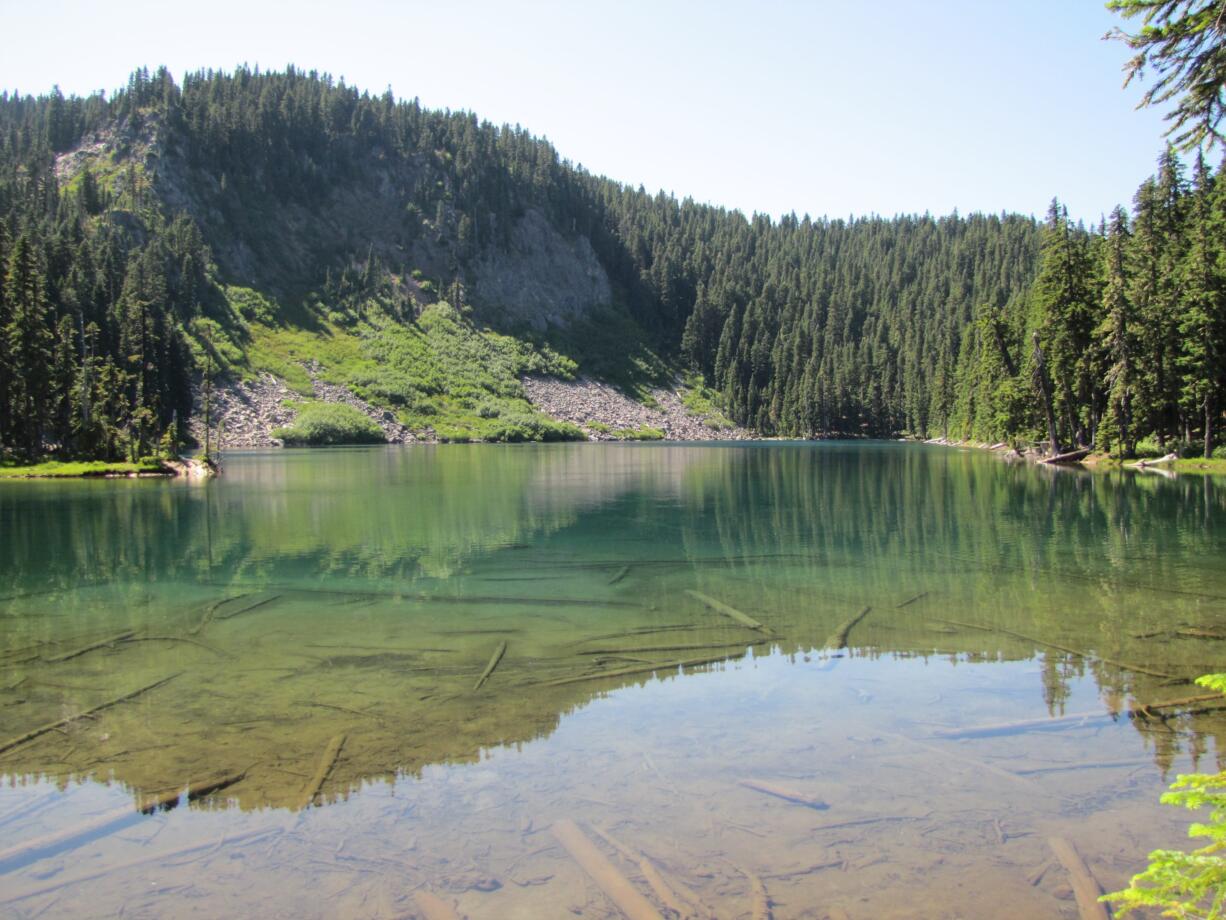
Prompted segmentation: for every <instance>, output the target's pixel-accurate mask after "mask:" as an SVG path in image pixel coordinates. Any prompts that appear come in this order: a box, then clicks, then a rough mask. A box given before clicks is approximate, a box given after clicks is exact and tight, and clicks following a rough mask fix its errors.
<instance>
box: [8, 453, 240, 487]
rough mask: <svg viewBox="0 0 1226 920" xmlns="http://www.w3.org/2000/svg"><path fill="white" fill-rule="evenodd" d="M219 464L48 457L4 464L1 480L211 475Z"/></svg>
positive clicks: (194, 477)
mask: <svg viewBox="0 0 1226 920" xmlns="http://www.w3.org/2000/svg"><path fill="white" fill-rule="evenodd" d="M217 472H218V468H217V467H216V466H214V465H212V464H208V463H205V462H204V461H203V460H199V459H196V458H186V457H181V458H179V459H177V460H159V461H157V462H156V463H129V462H116V463H111V462H108V461H105V460H80V461H73V460H45V461H42V462H40V463H30V464H26V465H22V466H0V481H4V480H6V479H8V480H19V479H20V480H30V479H208V478H211V477H213V476H216V475H217Z"/></svg>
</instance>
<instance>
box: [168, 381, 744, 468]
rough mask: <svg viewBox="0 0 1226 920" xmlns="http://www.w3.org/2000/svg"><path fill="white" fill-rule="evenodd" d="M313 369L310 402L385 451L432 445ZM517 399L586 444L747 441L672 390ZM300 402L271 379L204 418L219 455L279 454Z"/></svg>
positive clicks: (570, 389) (541, 390)
mask: <svg viewBox="0 0 1226 920" xmlns="http://www.w3.org/2000/svg"><path fill="white" fill-rule="evenodd" d="M319 370H320V369H319V368H318V367H307V371H308V373H309V374H310V376H311V384H312V390H313V394H312V395H313V398H314V399H317V400H320V401H321V402H329V403H345V404H347V405H350V406H353V407H354V408H356V409H358V410H359V411H360V412H362V413H364V414H365V415H366V416H368V417H369V418H370V419H371V420H372V421H373V422H374V423H375V424H376V425H378V426H379V427H380V428H381V429H382V430H383V433H384V436H385V437H386V438H387V441H388V443H389V444H408V443H413V442H427V443H428V442H433V441H435V440H437V439H436V437H435V435H434V432H433V431H431V430H430V429H424V430H422V431H412V430H410V429H409V428H406V427H405V426H404V425H402V424H400V422H399V421H398V420H397V419H396V416H395V414H394V413H392V412H391V411H390V410H388V409H381V408H379V407H377V406H372V405H371V404H370V403H368V402H366V401H364V400H362V399H360V398H359V397H358V396H356V395H355V394H354V393H353V392H352V391H351V390H349V389H348V388H346V387H343V386H338V385H336V384H332V383H326V382H324V381H323V380H321V379H320V377H319ZM523 385H524V391H525V393H526V394H527V396H528V399H529V400H530V401H531V403H532V404H533V406H535V407H536V408H537V409H538V410H539V411H541V412H542V413H544V414H545V415H548V416H550V417H551V418H554V419H557V420H559V421H567V422H573V423H574V424H576V425H578V426H579V427H580V428H582V429H583V431H584V433H585V434H586V435H587V436H588V438H589V439H590V440H593V441H619V440H631V439H634V438H635V437H636V436H637V437H639V438H642V437H644V436H646V437H648V438H654V437H656V436H655V435H654V432H662V433H663V435H664V440H669V441H738V440H749V439H752V438H753V437H754V434H753V433H752V432H751V431H748V430H747V429H744V428H740V427H737V426H735V425H731V424H730V423H729V422H728V421H727V420H726V419H724V418H723V417H722V416H719V415H718V414H714V413H710V414H705V415H704V414H702V413H696V412H694V411H692V410H691V409H690V408H689V407H687V406H686V405H685V403H684V402H683V401H682V398H681V394H680V392H679V390H677V389H674V388H666V387H655V388H653V389H652V390H651V392H650V402H651V403H654V405H645V404H644V403H640V402H636V401H635V400H633V399H631V398H630V397H628V396H626V395H625V394H624V393H622V392H621V391H620V390H618V389H616V388H615V387H612V386H610V385H608V384H606V383H601V382H600V381H597V380H592V379H589V378H580V379H578V380H558V379H556V378H551V377H525V378H524V379H523ZM301 399H302V396H301V394H299V393H297V392H295V391H294V390H291V389H290V388H289V387H288V386H286V385H285V383H284V382H283V381H281V380H278V379H277V378H276V377H274V376H272V375H271V374H261V375H260V376H259V377H257V378H255V379H252V380H239V381H234V382H230V383H223V384H218V385H216V386H214V387H213V391H212V395H211V406H210V415H211V418H212V426H213V432H214V434H213V437H216V436H217V432H218V430H219V429H220V430H221V432H222V435H221V439H222V447H223V448H234V447H279V446H280V445H281V442H280V441H279V440H277V439H276V438H274V437H273V436H272V432H273V431H275V430H276V429H278V428H281V427H283V426H286V425H289V424H291V423H292V422H293V421H294V416H295V411H294V409H293V408H291V406H292V404H293V403H294V402H296V401H299V400H301ZM196 401H197V405H196V412H195V414H194V416H193V418H192V436H193V437H194V438H196V440H197V441H198V442H199V443H201V444H203V443H204V406H203V401H202V398H201V396H200V394H197V400H196Z"/></svg>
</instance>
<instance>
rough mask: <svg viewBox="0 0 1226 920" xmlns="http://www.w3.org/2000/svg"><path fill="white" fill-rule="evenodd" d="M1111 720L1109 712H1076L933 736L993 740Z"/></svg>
mask: <svg viewBox="0 0 1226 920" xmlns="http://www.w3.org/2000/svg"><path fill="white" fill-rule="evenodd" d="M1110 720H1111V714H1110V713H1107V712H1076V713H1071V714H1069V715H1066V716H1054V717H1052V718H1047V719H1019V720H1017V721H1014V722H993V723H990V724H988V725H968V726H965V727H962V728H939V729H937V730H936V731H934V732H933V733H932V735H933V737H934V738H991V737H993V736H994V735H1013V734H1018V733H1020V732H1032V731H1052V730H1056V729H1062V728H1069V727H1074V728H1076V727H1080V726H1082V725H1090V724H1093V723H1095V722H1104V721H1110Z"/></svg>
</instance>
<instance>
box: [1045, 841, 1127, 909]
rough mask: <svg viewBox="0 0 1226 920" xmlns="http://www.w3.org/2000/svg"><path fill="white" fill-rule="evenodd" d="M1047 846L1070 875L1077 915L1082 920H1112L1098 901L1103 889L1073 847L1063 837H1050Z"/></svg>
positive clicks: (1104, 906)
mask: <svg viewBox="0 0 1226 920" xmlns="http://www.w3.org/2000/svg"><path fill="white" fill-rule="evenodd" d="M1047 844H1048V846H1050V847H1051V849H1052V852H1053V853H1055V854H1056V859H1058V860H1060V864H1061V865H1062V866H1064V870H1065V871H1066V872H1067V873H1068V874H1069V880H1070V881H1071V882H1072V885H1073V894H1074V896H1075V897H1076V898H1077V913H1078V914H1080V915H1081V920H1110V917H1111V915H1110V914H1109V913H1107V907H1106V905H1105V904H1103V903H1102V902H1100V901H1099V900H1098V899H1099V896H1101V895H1102V893H1103V889H1102V887H1101V886H1100V885H1099V884H1098V882H1097V881H1095V879H1094V876H1093V875H1091V874H1090V870H1089V868H1088V867H1087V866H1086V864H1085V862H1083V861H1082V859H1081V857H1080V856H1079V855H1078V853H1077V850H1076V849H1074V847H1073V845H1072V844H1071V843H1069V842H1068V841H1067V840H1065V839H1064V838H1063V837H1048V838H1047Z"/></svg>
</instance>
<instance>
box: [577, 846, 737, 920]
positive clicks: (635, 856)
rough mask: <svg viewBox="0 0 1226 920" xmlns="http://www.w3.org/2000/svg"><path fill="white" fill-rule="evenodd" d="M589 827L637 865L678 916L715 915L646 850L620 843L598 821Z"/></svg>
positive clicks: (683, 918)
mask: <svg viewBox="0 0 1226 920" xmlns="http://www.w3.org/2000/svg"><path fill="white" fill-rule="evenodd" d="M592 830H593V831H595V832H596V835H597V836H598V837H600V839H601V840H603V841H604V842H605V843H607V844H608V845H609V846H611V847H612V848H613V849H615V850H617V852H618V853H619V854H620V855H621V856H622V858H623V859H625V860H626V861H627V862H631V863H634V864H635V865H636V866H638V867H639V871H640V872H641V873H642V874H643V878H645V879H646V880H647V884H648V885H650V886H651V890H652V891H654V892H655V893H656V897H658V898H659V899H660V900H661V901H662V902H663V904H664V906H665V907H667V908H668V909H669V910H671V911H673V912H674V913H676V915H677V917H678V918H679V920H693V918H696V917H699V916H702V915H704V914H705V915H706V916H711V917H713V916H714V913H713V912H712V911H710V910H709V909H707V908H705V907H702V906H700V905H701V901H700V900H699V898H698V896H697V895H696V894H694V892H692V891H690V890H689V889H688V888H687V887H686V886H685V885H684V884H683V883H682V882H680V881H678V880H677V879H674V878H672V877H670V876H668V875H667V874H666V873H665V872H664V870H663V869H661V868H660V867H659V866H657V865H656V864H655V863H654V862H653V861H652V860H651V858H650V857H649V856H647V854H646V853H641V852H639V851H638V850H636V849H634V848H633V847H631V846H627V845H626V844H624V843H622V842H621V841H620V840H618V839H617V838H616V837H614V836H613V835H612V834H611V833H610V832H609V831H608V830H607V829H606V828H603V827H601V826H600V825H599V824H593V825H592Z"/></svg>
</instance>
